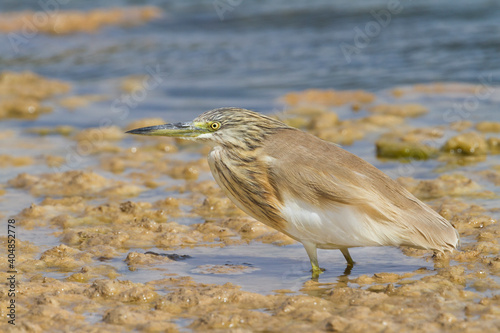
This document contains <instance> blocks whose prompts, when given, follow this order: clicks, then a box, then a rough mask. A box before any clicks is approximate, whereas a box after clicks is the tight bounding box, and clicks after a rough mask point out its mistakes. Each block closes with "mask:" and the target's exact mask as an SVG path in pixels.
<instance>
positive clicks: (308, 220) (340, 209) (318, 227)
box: [281, 196, 401, 249]
mask: <svg viewBox="0 0 500 333" xmlns="http://www.w3.org/2000/svg"><path fill="white" fill-rule="evenodd" d="M283 202H284V204H283V207H282V210H281V213H282V214H283V217H284V219H285V220H287V221H288V222H289V227H288V230H287V231H288V232H289V233H290V235H291V236H292V237H294V238H296V239H298V240H300V241H309V242H312V243H315V244H317V246H318V247H319V248H327V249H328V248H330V249H335V248H342V247H357V246H383V245H399V244H400V243H401V239H400V237H399V236H398V235H397V233H396V232H395V230H394V226H393V228H388V227H387V226H386V225H384V224H381V223H377V222H375V221H373V220H372V219H371V218H370V217H369V216H367V215H366V214H363V213H361V212H359V211H357V210H356V209H355V208H354V206H349V205H341V204H338V205H335V206H333V205H330V206H328V207H324V208H319V207H317V206H314V205H311V204H309V203H307V202H305V201H303V200H301V199H300V198H292V197H291V196H287V197H285V198H284V201H283Z"/></svg>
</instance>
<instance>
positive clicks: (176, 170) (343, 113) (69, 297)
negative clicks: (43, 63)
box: [0, 72, 500, 332]
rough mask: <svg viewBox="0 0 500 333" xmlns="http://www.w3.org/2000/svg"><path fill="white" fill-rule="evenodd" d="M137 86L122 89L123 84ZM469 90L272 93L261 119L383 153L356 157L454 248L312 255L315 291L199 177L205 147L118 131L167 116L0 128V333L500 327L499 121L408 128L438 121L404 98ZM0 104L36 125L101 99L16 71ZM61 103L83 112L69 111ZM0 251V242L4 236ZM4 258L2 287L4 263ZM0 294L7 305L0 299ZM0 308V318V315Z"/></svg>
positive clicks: (290, 254) (293, 249) (262, 230)
mask: <svg viewBox="0 0 500 333" xmlns="http://www.w3.org/2000/svg"><path fill="white" fill-rule="evenodd" d="M133 80H134V78H127V79H125V80H122V81H120V80H118V81H117V86H119V87H121V88H122V89H127V87H129V86H130V84H131V82H132V83H133ZM16 82H18V83H19V85H20V86H19V87H21V86H22V87H23V88H22V89H21V88H19V89H18V88H16V87H17V86H16V84H17V83H16ZM42 87H43V89H41V88H42ZM480 88H481V87H480V86H471V85H460V84H435V85H427V86H423V85H419V86H412V87H397V88H395V89H394V90H392V91H391V94H392V96H393V97H392V100H388V98H386V97H381V96H380V95H384V94H380V95H378V94H373V93H369V92H365V91H334V90H327V91H321V90H309V91H305V92H294V93H290V94H287V95H285V96H283V98H282V99H281V100H282V102H283V103H284V105H285V108H284V110H285V111H284V112H281V113H278V114H275V115H274V116H276V117H278V118H279V119H281V120H283V121H285V122H286V123H288V124H290V125H292V126H296V127H299V128H301V129H303V130H305V131H308V132H310V133H313V134H314V135H317V136H319V137H320V138H323V139H325V140H329V141H333V142H336V143H339V144H342V145H345V148H346V149H348V150H351V149H352V150H354V151H356V149H355V148H356V147H358V149H359V147H365V148H366V150H363V149H365V148H363V149H361V150H358V152H363V151H370V152H374V153H376V156H377V158H378V159H375V157H374V155H370V154H368V153H366V154H365V155H363V154H360V155H361V157H363V158H366V159H368V160H369V161H371V162H373V161H376V162H377V163H379V164H380V163H381V164H380V165H379V166H382V167H383V169H384V171H386V172H387V173H388V174H389V175H391V176H392V177H393V178H397V179H398V181H399V182H400V183H401V184H402V185H403V186H405V187H406V188H407V189H408V190H409V191H411V192H412V193H414V194H415V195H416V196H417V197H419V198H420V199H422V200H424V201H425V202H427V203H428V204H429V205H430V206H431V207H432V208H433V209H435V210H436V211H438V212H439V213H440V214H441V215H443V216H444V217H445V218H447V219H449V220H450V221H451V222H452V224H453V225H454V226H455V227H456V228H457V230H458V231H459V232H460V235H461V238H462V248H461V251H458V252H455V253H452V254H448V255H437V256H435V255H433V253H431V252H429V251H423V250H415V249H409V248H401V249H395V248H376V249H368V248H367V249H353V251H352V254H353V257H354V259H355V261H357V263H358V264H357V265H356V266H355V267H354V268H353V270H352V271H350V272H347V271H346V272H344V269H345V263H344V262H343V259H342V258H341V255H340V253H336V252H338V251H320V264H321V266H322V267H325V268H326V272H325V273H324V274H323V275H321V276H320V278H319V280H318V281H313V280H310V272H309V269H310V267H309V262H308V260H307V256H306V254H305V251H304V250H303V249H302V247H301V245H300V244H298V243H296V242H295V241H293V240H292V239H290V238H288V237H287V236H285V235H283V234H280V233H278V232H276V231H274V230H273V229H271V228H269V227H267V226H265V225H263V224H262V223H260V222H257V221H255V220H253V219H252V218H249V217H247V216H246V215H245V214H244V213H243V212H241V211H240V210H239V209H237V208H236V207H235V206H234V205H233V204H232V203H231V202H230V201H229V199H228V198H226V197H225V196H224V194H223V193H222V191H221V190H220V188H219V187H218V186H217V184H216V183H215V181H214V180H213V178H212V176H211V174H210V171H209V169H208V165H207V162H206V159H205V156H206V154H207V152H208V148H207V147H204V146H203V145H199V144H196V143H192V142H186V141H181V140H174V139H171V138H150V137H136V136H127V135H125V134H124V132H125V130H128V129H131V128H136V127H141V126H147V125H154V124H159V123H164V122H165V121H164V120H161V119H141V120H139V121H135V122H132V123H130V124H129V125H128V126H126V128H120V127H118V126H105V127H95V128H86V129H77V128H72V127H68V126H54V127H50V126H49V127H37V126H33V127H32V128H30V129H25V130H21V129H16V128H15V127H13V128H12V129H11V130H9V131H6V132H3V133H2V134H1V136H2V143H1V146H2V149H3V150H4V151H7V153H5V154H3V155H2V159H1V163H0V167H1V168H2V170H3V171H4V174H5V175H7V179H6V182H5V183H3V184H2V186H1V188H0V195H1V196H0V200H1V203H2V206H3V207H5V209H4V210H3V211H4V213H3V215H2V218H3V219H4V221H7V219H9V218H10V219H15V221H16V227H17V229H16V235H17V238H16V263H15V266H16V267H15V268H16V270H17V271H18V273H17V282H18V284H17V287H16V305H17V307H16V316H17V317H16V326H15V327H14V326H12V325H9V324H7V323H6V322H5V321H2V322H1V323H0V329H1V330H2V331H5V332H17V331H26V332H28V331H29V332H44V331H56V330H59V331H81V332H95V331H99V332H116V331H117V330H118V331H129V330H140V331H146V332H177V331H185V330H193V331H208V330H213V331H226V330H229V331H285V330H287V331H293V332H312V331H323V330H327V331H339V332H340V331H348V332H422V331H425V332H443V331H446V332H457V331H461V332H478V331H482V332H493V331H497V330H499V329H500V319H499V318H500V295H499V288H500V258H499V252H500V245H499V243H498V237H499V234H500V229H499V225H498V218H499V216H500V208H499V205H498V202H499V200H498V199H499V194H500V190H499V188H498V186H500V159H499V155H497V154H498V153H499V151H500V150H499V147H500V145H499V142H500V134H499V132H500V125H499V122H498V121H496V122H495V121H481V122H477V123H474V122H473V121H468V120H466V119H465V120H462V121H453V122H449V123H447V124H445V125H436V126H419V125H418V123H416V121H417V120H418V119H419V118H421V117H424V116H432V115H433V114H432V113H433V110H432V108H429V107H428V106H424V105H421V104H418V103H416V102H415V101H418V100H424V99H425V98H427V97H429V96H432V97H433V98H435V99H436V98H437V99H439V98H440V97H439V96H443V98H444V97H446V98H451V97H450V96H456V95H459V96H470V95H472V94H473V93H474V91H475V90H477V89H480ZM131 89H133V88H131ZM0 94H5V95H8V96H10V99H9V101H8V103H10V104H9V105H6V104H5V102H4V103H3V104H1V105H0V115H2V117H5V118H28V119H36V118H37V117H40V116H41V115H42V114H43V113H44V112H50V111H51V110H50V106H49V105H50V103H56V104H59V105H62V106H63V107H64V108H66V109H67V112H84V111H83V110H85V108H86V107H90V106H91V105H92V103H99V102H100V101H102V100H105V99H106V97H105V96H100V97H96V96H88V98H87V97H85V96H77V95H74V94H72V93H71V92H70V86H69V85H68V84H67V83H65V82H60V81H57V80H53V79H50V78H44V77H41V76H37V75H35V74H32V73H28V72H26V73H3V74H1V75H0ZM408 96H410V97H408ZM68 100H69V101H71V100H73V101H78V103H77V105H79V106H78V107H76V109H75V110H74V111H71V110H73V109H72V108H71V105H73V104H71V103H68V102H67V101H68ZM64 101H66V104H65V103H64ZM82 101H84V102H82ZM48 102H50V103H48ZM437 116H439V115H437ZM69 144H71V145H72V146H73V147H75V148H74V152H76V153H77V156H80V157H81V158H82V161H84V162H81V163H80V166H79V167H76V168H75V167H74V163H72V161H71V160H70V159H69V158H71V155H68V154H67V151H66V150H64V149H63V148H64V147H66V146H67V145H69ZM357 145H358V146H357ZM411 168H413V171H411ZM40 170H42V171H40ZM422 175H425V176H422ZM0 246H1V247H2V249H6V248H7V238H6V237H1V239H0ZM0 253H1V257H0V268H1V269H0V271H1V273H0V278H1V279H2V281H5V280H6V279H7V278H8V277H9V274H8V273H6V272H7V271H8V265H7V256H6V252H5V251H4V250H2V251H1V252H0ZM0 299H1V300H2V304H7V303H6V302H8V301H9V299H10V298H9V296H8V294H7V289H6V288H5V287H4V288H2V290H0ZM7 313H8V309H7V308H6V307H5V306H2V307H1V308H0V314H1V316H2V318H5V317H6V315H7Z"/></svg>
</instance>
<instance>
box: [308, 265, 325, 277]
mask: <svg viewBox="0 0 500 333" xmlns="http://www.w3.org/2000/svg"><path fill="white" fill-rule="evenodd" d="M325 270H326V269H324V268H321V267H314V268H313V269H311V274H312V279H317V278H318V277H319V275H320V274H323V272H324V271H325Z"/></svg>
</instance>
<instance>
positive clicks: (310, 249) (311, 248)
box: [302, 242, 324, 279]
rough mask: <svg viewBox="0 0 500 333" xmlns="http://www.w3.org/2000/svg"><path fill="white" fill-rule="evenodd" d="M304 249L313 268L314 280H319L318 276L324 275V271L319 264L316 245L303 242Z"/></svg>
mask: <svg viewBox="0 0 500 333" xmlns="http://www.w3.org/2000/svg"><path fill="white" fill-rule="evenodd" d="M302 244H303V245H304V248H305V249H306V252H307V255H308V256H309V260H310V261H311V267H312V278H313V279H317V278H318V276H319V275H320V274H321V273H323V271H324V269H323V268H320V267H319V264H318V253H317V251H316V244H314V243H310V242H303V243H302Z"/></svg>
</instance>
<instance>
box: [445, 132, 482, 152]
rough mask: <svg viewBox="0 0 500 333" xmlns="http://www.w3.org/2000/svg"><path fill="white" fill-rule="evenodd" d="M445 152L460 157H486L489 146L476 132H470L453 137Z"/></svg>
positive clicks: (447, 143) (447, 142) (446, 145)
mask: <svg viewBox="0 0 500 333" xmlns="http://www.w3.org/2000/svg"><path fill="white" fill-rule="evenodd" d="M442 150H443V151H445V152H449V153H452V154H460V155H484V154H486V152H487V150H488V145H487V143H486V140H485V139H484V137H483V136H482V135H480V134H478V133H476V132H468V133H463V134H459V135H457V136H454V137H452V138H451V139H449V140H448V141H446V143H445V144H444V146H443V148H442Z"/></svg>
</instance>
